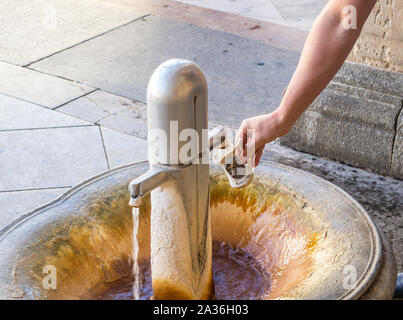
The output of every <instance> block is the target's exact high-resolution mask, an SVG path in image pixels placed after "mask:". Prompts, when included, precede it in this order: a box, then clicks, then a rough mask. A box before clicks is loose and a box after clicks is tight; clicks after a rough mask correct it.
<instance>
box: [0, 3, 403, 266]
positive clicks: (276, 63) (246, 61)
mask: <svg viewBox="0 0 403 320" xmlns="http://www.w3.org/2000/svg"><path fill="white" fill-rule="evenodd" d="M182 2H186V3H179V2H174V1H169V0H164V1H159V0H149V1H143V0H138V1H128V0H117V1H108V0H63V1H61V0H60V1H59V0H57V1H56V0H52V1H50V0H20V1H12V0H3V1H1V2H0V13H1V14H2V16H3V15H4V19H0V28H1V29H2V30H3V32H1V33H0V208H1V209H0V229H1V228H2V227H4V226H5V225H7V224H8V223H10V222H11V221H12V220H14V219H15V218H17V217H18V216H20V215H21V214H23V213H26V212H28V211H30V210H32V209H34V208H36V207H38V206H41V205H44V204H45V203H47V202H49V201H51V200H53V199H55V198H56V197H57V196H59V195H60V194H62V193H63V192H65V191H66V190H68V188H70V187H71V186H74V185H76V184H78V183H79V182H80V181H82V180H84V179H87V178H88V177H90V176H93V175H95V174H97V173H100V172H102V171H105V170H108V169H110V168H114V167H117V166H121V165H124V164H127V163H130V162H134V161H139V160H143V159H145V158H146V150H147V145H146V141H145V138H146V134H147V126H146V113H145V108H146V106H145V103H146V101H145V92H146V85H147V81H148V79H149V77H150V75H151V73H152V71H153V70H154V69H155V68H156V67H157V66H158V65H159V64H160V63H162V62H163V61H165V60H167V59H169V58H173V57H176V58H187V59H191V60H194V61H195V62H197V63H198V64H199V65H200V66H201V68H202V69H203V70H204V72H205V74H206V77H207V80H208V84H209V119H210V121H211V123H210V127H211V126H214V125H215V124H222V125H225V126H229V127H232V128H237V127H238V126H239V124H240V122H241V120H242V119H243V118H245V117H249V116H253V115H257V114H262V113H264V112H269V111H271V110H273V109H274V108H275V107H276V106H277V104H278V103H279V101H280V97H281V92H282V90H283V88H284V87H285V86H286V85H287V82H288V80H289V78H290V77H291V75H292V72H293V70H294V68H295V65H296V63H297V61H298V56H299V51H298V50H296V49H295V45H294V43H293V40H292V39H293V38H292V37H289V36H290V35H292V32H293V31H292V30H291V31H290V29H289V27H290V26H291V27H298V28H301V29H305V30H307V29H309V27H310V24H311V23H312V21H313V19H314V18H315V16H316V12H317V11H318V10H320V8H321V7H322V6H323V4H324V2H325V1H316V2H315V1H303V2H301V1H294V0H288V1H281V2H280V1H275V0H273V1H262V0H254V1H241V0H238V1H235V2H233V1H217V2H214V3H213V2H212V1H207V0H206V1H202V0H186V1H182ZM217 3H220V7H217ZM233 3H236V4H234V5H232V4H233ZM302 3H303V5H302V7H303V9H298V8H300V6H301V4H302ZM194 5H196V6H194ZM203 6H204V7H206V8H210V9H214V10H220V11H221V12H224V13H225V14H224V15H223V14H222V13H220V15H219V17H220V19H215V20H214V19H212V18H211V17H212V16H214V14H215V13H216V11H214V10H209V9H204V8H201V7H203ZM178 8H179V9H180V10H177V11H175V10H176V9H178ZM262 8H264V10H263V9H262ZM185 9H186V10H193V11H192V12H193V13H194V12H196V13H197V16H198V19H196V20H195V21H194V23H189V22H184V21H183V15H182V13H183V10H185ZM187 12H188V13H189V12H190V11H187ZM4 13H7V14H4ZM175 14H177V16H175ZM217 14H218V13H217ZM234 14H236V15H237V16H234ZM207 15H208V16H207ZM187 17H188V19H193V18H192V17H194V16H192V15H190V13H189V15H188V16H187ZM227 17H228V19H234V17H235V20H236V21H237V23H239V24H238V25H236V26H235V24H234V25H232V24H229V25H228V24H227V26H226V28H227V29H228V32H223V31H221V29H222V24H220V22H221V21H220V20H222V19H223V18H224V19H226V18H227ZM204 18H206V19H207V18H209V19H210V20H208V21H212V22H211V23H210V24H209V25H208V26H207V27H206V26H200V25H199V22H200V20H206V19H204ZM259 19H260V20H259ZM298 19H300V20H298ZM235 20H231V21H235ZM262 21H266V22H267V23H266V24H263V22H262ZM309 21H310V22H309ZM271 22H274V23H278V24H282V25H285V26H288V27H283V29H282V28H280V29H279V27H278V26H276V25H272V24H271ZM298 23H299V24H298ZM251 25H252V26H256V25H259V26H262V28H263V27H264V28H266V29H265V30H268V32H270V30H272V29H271V28H275V30H276V32H275V34H274V35H273V36H271V38H270V39H269V40H270V41H269V42H270V43H272V44H268V39H266V38H262V39H261V41H260V40H256V38H257V37H256V36H255V33H256V32H258V30H259V28H257V27H250V26H251ZM239 26H241V27H239ZM242 26H247V27H245V29H242ZM240 28H241V29H240ZM287 28H288V29H287ZM278 30H279V31H278ZM283 30H284V31H283ZM300 34H301V33H300V31H298V32H297V31H295V35H297V37H298V36H299V35H300ZM294 39H295V38H294ZM264 159H266V160H271V161H277V162H280V163H283V164H287V165H290V166H294V167H297V168H301V169H304V170H307V171H310V172H312V173H314V174H317V175H319V176H321V177H322V178H324V179H326V180H329V181H331V182H333V183H335V184H336V185H338V186H340V187H342V188H343V189H344V190H346V191H347V192H348V193H350V194H351V195H352V196H353V197H354V198H355V199H357V200H358V201H359V202H360V203H361V204H362V205H363V206H364V207H365V208H366V209H367V210H368V212H369V213H370V215H371V216H372V217H373V218H374V219H375V221H376V223H377V224H378V226H379V227H380V228H381V229H382V230H383V231H384V232H385V233H386V234H387V236H388V237H389V239H390V240H391V241H392V244H393V248H394V251H395V254H396V256H397V261H398V269H399V271H400V272H402V271H403V256H402V253H403V218H402V214H403V196H402V195H403V181H400V180H395V179H391V178H389V177H383V176H379V175H376V174H373V173H370V172H367V171H365V170H361V169H357V168H353V167H350V166H347V165H343V164H340V163H337V162H334V161H330V160H326V159H321V158H318V157H313V156H311V155H308V154H304V153H301V152H297V151H294V150H291V149H289V148H285V147H283V146H280V145H279V144H278V143H277V142H274V143H272V144H271V145H270V146H269V147H268V148H267V150H266V152H265V154H264ZM308 183H309V182H308Z"/></svg>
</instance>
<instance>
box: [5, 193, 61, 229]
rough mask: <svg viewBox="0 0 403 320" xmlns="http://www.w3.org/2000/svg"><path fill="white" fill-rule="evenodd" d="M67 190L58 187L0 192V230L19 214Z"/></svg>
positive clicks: (43, 203) (49, 200)
mask: <svg viewBox="0 0 403 320" xmlns="http://www.w3.org/2000/svg"><path fill="white" fill-rule="evenodd" d="M67 190H68V188H60V189H59V188H58V189H42V190H26V191H15V192H0V208H1V209H0V230H1V229H2V228H3V227H5V226H6V225H8V224H9V223H11V222H12V221H14V220H15V219H17V218H19V217H20V216H21V215H23V214H25V213H28V212H29V211H31V210H34V209H36V208H38V207H41V206H43V205H45V204H47V203H49V202H51V201H53V200H54V199H56V198H57V197H58V196H59V195H61V194H62V193H64V192H66V191H67Z"/></svg>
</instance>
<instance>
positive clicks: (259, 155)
mask: <svg viewBox="0 0 403 320" xmlns="http://www.w3.org/2000/svg"><path fill="white" fill-rule="evenodd" d="M263 151H264V145H263V146H261V147H259V148H258V149H257V150H256V153H255V168H256V167H257V166H258V164H259V162H260V159H261V158H262V155H263Z"/></svg>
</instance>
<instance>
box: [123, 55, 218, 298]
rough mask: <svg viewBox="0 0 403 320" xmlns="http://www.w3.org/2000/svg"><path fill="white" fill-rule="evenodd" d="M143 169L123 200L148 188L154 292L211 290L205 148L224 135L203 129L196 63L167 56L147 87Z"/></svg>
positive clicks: (202, 85) (206, 294)
mask: <svg viewBox="0 0 403 320" xmlns="http://www.w3.org/2000/svg"><path fill="white" fill-rule="evenodd" d="M147 119H148V120H147V121H148V160H149V164H150V168H149V170H148V171H147V172H146V173H145V174H143V175H142V176H140V177H138V178H136V179H135V180H133V181H132V182H131V183H130V184H129V191H130V198H131V199H130V205H131V206H134V207H137V206H139V205H140V203H141V198H142V197H144V196H145V195H146V194H147V193H150V194H151V272H152V283H153V291H154V298H155V299H208V298H211V297H213V295H214V284H213V277H212V240H211V239H212V238H211V226H210V216H209V210H208V207H209V162H208V153H209V150H211V149H212V148H214V147H216V146H218V145H219V144H220V143H221V142H222V141H223V139H224V129H223V128H221V127H217V128H215V129H213V130H212V131H211V132H210V134H209V135H207V132H208V129H207V84H206V80H205V77H204V75H203V73H202V71H201V70H200V69H199V67H198V66H197V65H196V64H195V63H193V62H190V61H186V60H180V59H173V60H169V61H167V62H165V63H163V64H161V65H160V66H159V67H158V68H157V69H156V70H155V71H154V73H153V75H152V76H151V79H150V82H149V84H148V87H147Z"/></svg>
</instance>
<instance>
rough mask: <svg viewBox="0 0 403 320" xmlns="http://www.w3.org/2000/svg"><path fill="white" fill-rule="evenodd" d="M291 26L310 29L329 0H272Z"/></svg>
mask: <svg viewBox="0 0 403 320" xmlns="http://www.w3.org/2000/svg"><path fill="white" fill-rule="evenodd" d="M271 2H272V3H273V4H274V6H275V7H276V8H277V10H278V11H279V12H280V14H281V15H282V16H283V17H284V19H285V20H286V22H287V23H288V25H289V26H292V27H294V28H297V29H301V30H306V31H309V30H310V29H311V27H312V24H313V22H314V21H315V19H316V17H317V16H318V15H319V13H320V12H321V10H322V9H323V7H324V6H325V5H326V3H327V2H328V0H299V1H295V0H271Z"/></svg>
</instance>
